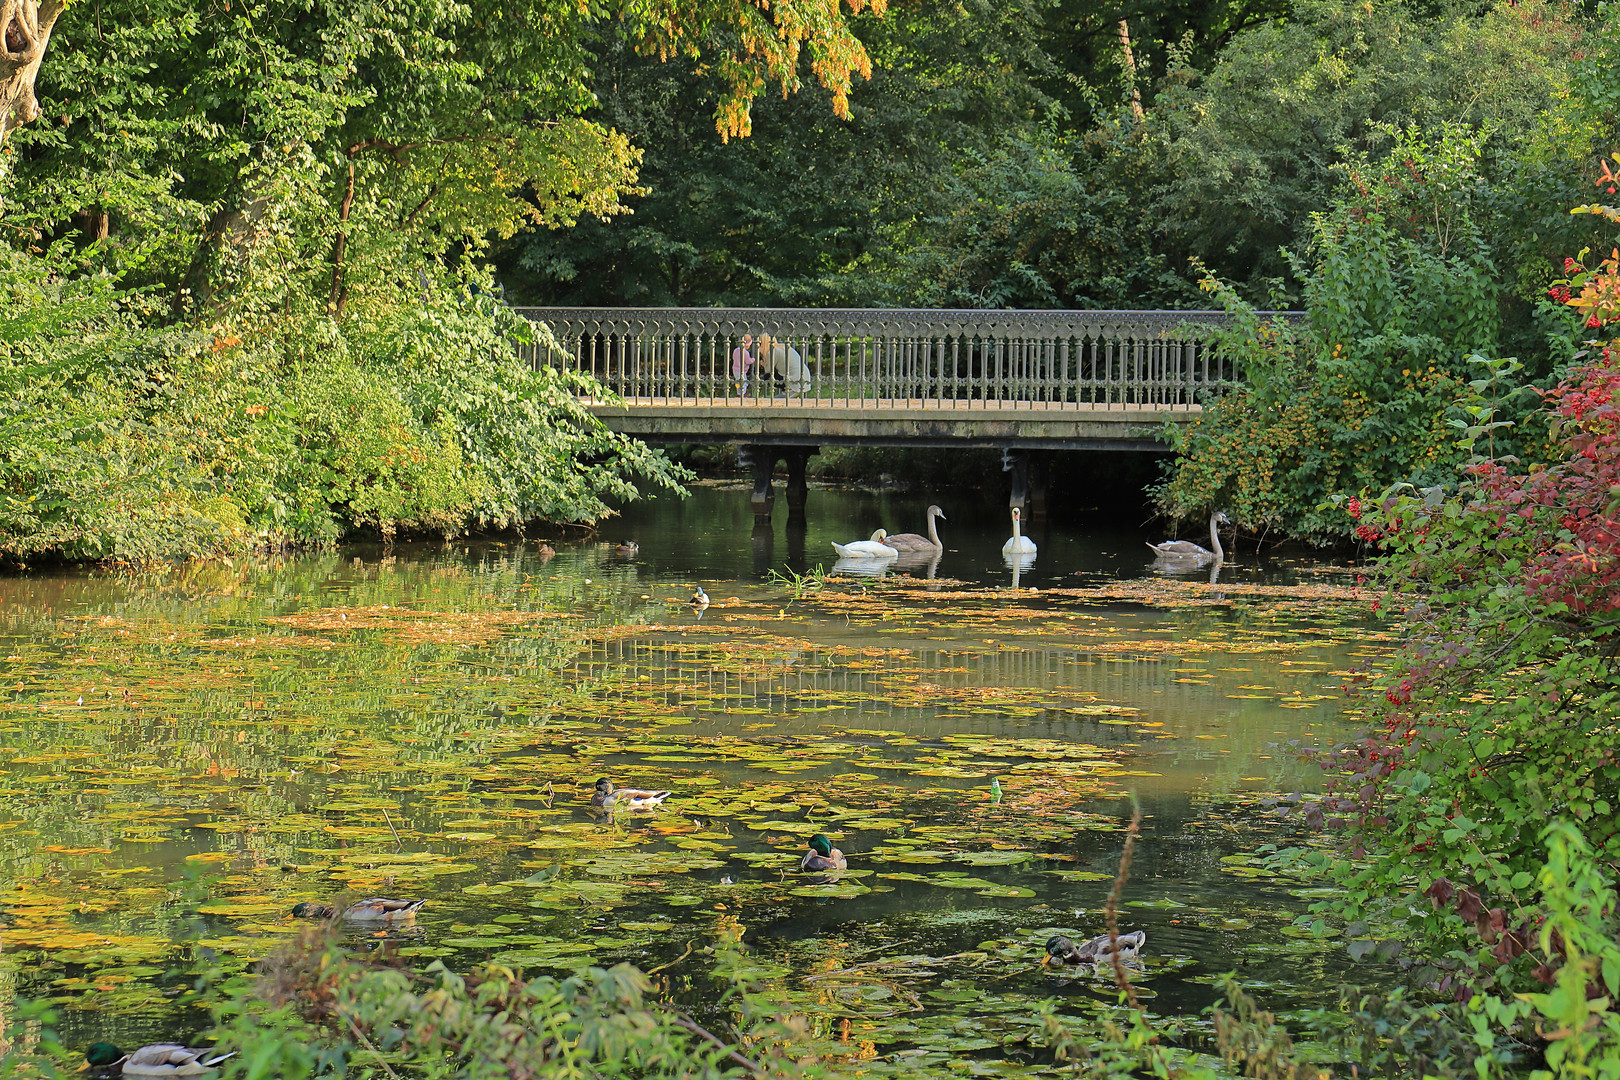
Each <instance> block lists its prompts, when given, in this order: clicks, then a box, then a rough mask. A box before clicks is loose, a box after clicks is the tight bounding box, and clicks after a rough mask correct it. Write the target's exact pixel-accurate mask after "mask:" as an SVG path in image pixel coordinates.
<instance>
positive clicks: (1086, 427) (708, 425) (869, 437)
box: [585, 397, 1202, 450]
mask: <svg viewBox="0 0 1620 1080" xmlns="http://www.w3.org/2000/svg"><path fill="white" fill-rule="evenodd" d="M585 404H586V406H587V408H589V409H590V411H591V412H592V413H594V414H595V415H596V416H598V417H600V418H601V419H602V420H603V421H605V422H606V423H607V425H608V426H609V427H610V428H612V429H613V430H614V431H617V432H620V433H622V434H625V435H633V436H635V437H636V438H638V439H642V440H645V441H648V442H664V443H692V442H708V443H715V442H719V443H751V444H758V445H773V444H774V445H805V444H814V445H820V446H838V445H853V444H876V443H881V444H884V445H890V446H955V447H964V448H966V447H996V448H1009V447H1018V448H1024V449H1031V450H1037V449H1043V450H1087V449H1111V450H1163V449H1165V445H1164V443H1163V442H1162V441H1160V440H1159V439H1157V438H1156V437H1155V433H1156V432H1158V431H1159V430H1160V429H1161V428H1162V427H1163V425H1164V424H1165V422H1166V421H1169V422H1171V423H1185V422H1187V421H1188V420H1190V419H1192V418H1193V417H1195V416H1197V415H1198V414H1199V413H1200V412H1201V411H1202V409H1201V408H1200V407H1199V406H1197V405H1173V406H1172V405H1136V404H1109V405H1103V404H1091V403H1080V404H1076V403H1074V402H1049V401H985V400H982V399H979V400H950V399H946V400H941V399H937V398H932V399H929V398H887V399H872V398H866V399H856V400H850V399H841V398H804V397H789V398H752V397H750V398H735V397H730V398H726V397H713V398H691V397H687V398H679V399H674V400H668V399H663V398H656V397H651V398H646V397H644V398H627V399H625V401H624V403H623V404H611V403H607V402H602V401H588V402H586V403H585Z"/></svg>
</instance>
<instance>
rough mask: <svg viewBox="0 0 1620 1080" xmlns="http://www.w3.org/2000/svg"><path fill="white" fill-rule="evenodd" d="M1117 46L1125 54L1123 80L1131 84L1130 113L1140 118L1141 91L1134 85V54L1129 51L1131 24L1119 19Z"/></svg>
mask: <svg viewBox="0 0 1620 1080" xmlns="http://www.w3.org/2000/svg"><path fill="white" fill-rule="evenodd" d="M1119 48H1120V51H1121V52H1123V53H1124V54H1125V80H1126V81H1127V82H1128V83H1130V85H1131V113H1132V114H1133V115H1134V116H1135V117H1136V118H1137V119H1138V120H1140V119H1142V116H1143V113H1142V91H1141V89H1140V88H1138V87H1137V85H1136V54H1135V53H1133V52H1131V24H1130V23H1128V22H1126V21H1125V20H1124V19H1121V20H1119Z"/></svg>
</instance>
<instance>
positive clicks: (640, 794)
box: [591, 777, 675, 810]
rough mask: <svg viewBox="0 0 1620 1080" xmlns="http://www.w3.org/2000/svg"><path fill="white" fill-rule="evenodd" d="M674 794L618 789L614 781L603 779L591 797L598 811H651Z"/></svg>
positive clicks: (670, 792) (669, 792) (597, 784)
mask: <svg viewBox="0 0 1620 1080" xmlns="http://www.w3.org/2000/svg"><path fill="white" fill-rule="evenodd" d="M673 794H675V793H674V792H673V791H645V790H643V789H641V788H616V787H614V786H613V781H611V780H609V779H607V778H606V777H603V778H602V779H600V780H598V781H597V782H596V794H595V795H592V796H591V805H592V806H594V807H596V808H597V809H598V810H651V809H653V808H654V807H655V806H657V805H658V804H659V803H661V802H663V801H664V800H665V799H667V798H669V797H670V796H671V795H673Z"/></svg>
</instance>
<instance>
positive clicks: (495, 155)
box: [11, 0, 883, 317]
mask: <svg viewBox="0 0 1620 1080" xmlns="http://www.w3.org/2000/svg"><path fill="white" fill-rule="evenodd" d="M867 10H870V11H873V12H881V11H882V10H883V0H849V3H848V4H847V5H839V4H832V5H829V4H827V3H824V2H819V0H784V2H783V3H779V4H774V5H771V6H770V7H769V9H768V10H767V9H766V8H763V7H756V6H753V5H741V6H739V5H733V4H729V3H725V2H722V0H706V2H702V3H685V2H682V3H675V2H672V0H669V2H658V3H653V4H640V3H629V2H597V3H587V4H574V3H565V2H562V0H527V2H523V3H520V4H518V5H516V6H514V5H510V4H495V3H492V2H489V0H412V2H409V3H404V4H398V5H382V6H379V5H375V4H370V3H362V2H358V0H330V2H326V3H320V4H316V3H314V2H313V0H300V2H297V3H293V4H273V3H263V2H260V3H254V2H253V0H248V2H247V3H245V4H244V3H242V2H241V0H236V2H234V3H230V2H227V0H213V2H212V3H209V4H205V5H204V7H203V9H202V10H201V11H191V10H188V9H187V8H186V7H184V6H180V5H169V6H165V5H164V4H162V3H159V4H156V5H153V4H146V3H136V2H133V0H108V2H107V3H104V4H102V5H99V6H98V8H97V10H96V18H95V20H94V22H93V23H91V24H87V25H85V26H83V27H82V28H80V32H79V33H77V34H74V35H69V36H67V37H63V36H62V35H58V50H57V51H56V52H54V53H53V55H54V56H56V57H57V58H58V60H59V61H60V64H58V63H57V62H56V61H53V63H52V64H48V65H46V67H45V69H44V75H43V77H42V81H41V84H40V85H41V92H42V93H44V94H46V96H47V98H48V107H49V109H50V111H51V114H52V115H53V116H54V117H57V121H56V122H55V123H53V124H52V125H51V126H50V128H49V130H38V131H37V134H36V133H35V132H30V133H29V134H30V135H32V136H33V137H31V138H23V139H22V140H21V143H22V145H21V149H22V161H21V162H20V165H19V170H18V182H17V190H18V191H19V192H21V193H24V195H25V196H26V194H27V193H28V192H29V191H30V189H31V187H33V186H36V185H37V187H38V188H39V189H40V191H41V193H42V194H43V195H45V196H46V197H45V198H44V199H42V200H40V201H39V203H38V204H37V205H36V204H33V203H32V200H29V199H27V198H26V197H25V198H24V199H23V200H21V201H22V203H23V205H22V206H19V207H18V208H17V209H16V210H14V211H13V212H12V215H11V216H12V223H13V224H15V225H27V226H30V227H33V228H35V229H36V230H40V231H45V232H50V233H55V234H58V235H59V234H61V233H62V232H63V230H64V228H65V227H66V225H67V222H68V221H70V220H72V219H75V218H77V219H78V220H80V221H81V222H90V223H91V227H89V228H87V229H85V230H84V232H85V234H86V236H87V238H89V239H100V238H102V237H103V235H104V234H105V236H106V238H107V239H109V240H110V241H111V242H110V243H109V244H108V245H106V253H105V256H104V258H105V259H106V260H107V261H108V264H109V265H112V266H115V267H116V268H119V269H129V268H130V267H131V266H133V265H135V264H137V263H138V264H139V265H140V268H141V272H142V273H151V274H154V275H155V276H157V277H159V278H160V279H161V280H162V282H163V283H164V284H165V285H167V286H168V287H169V288H171V289H172V290H173V295H174V297H175V310H176V312H177V313H194V314H197V315H200V316H204V317H208V316H210V315H211V314H212V313H216V312H218V311H220V310H222V308H223V307H230V308H233V309H236V310H250V309H253V308H254V307H255V306H258V307H260V308H263V309H265V310H269V309H271V308H275V309H280V310H286V309H287V308H288V306H289V305H291V306H292V307H295V308H296V307H300V306H302V305H304V304H315V305H318V306H319V307H320V308H324V309H327V310H330V311H332V312H334V313H340V312H342V311H344V310H345V309H347V308H348V306H349V305H350V303H351V302H352V301H353V300H354V299H356V298H364V297H368V296H369V297H370V298H372V299H374V300H379V301H380V300H381V299H382V298H385V297H387V296H392V295H396V294H397V293H398V291H399V290H400V289H402V288H407V289H408V288H415V287H416V286H417V282H416V281H415V280H414V279H415V277H416V274H417V273H418V272H419V271H420V270H421V269H422V268H423V266H424V264H426V263H431V262H433V261H436V260H439V259H442V258H444V257H445V256H446V255H449V256H451V257H452V258H453V257H454V256H455V255H456V254H457V253H460V252H465V251H467V250H474V249H476V248H477V247H478V246H480V245H482V244H483V243H484V242H485V241H486V240H487V238H489V237H491V236H505V235H511V234H512V233H513V232H514V231H516V230H518V229H519V228H523V227H529V226H533V225H540V224H545V225H558V224H569V223H572V222H573V221H575V220H577V219H578V218H579V217H580V216H581V215H599V216H600V215H611V214H614V213H617V212H620V210H621V209H622V207H621V204H620V199H621V197H622V196H623V195H625V194H627V193H629V192H632V191H635V190H637V189H636V180H635V177H636V163H637V153H636V151H635V150H634V149H633V148H632V147H631V146H630V144H629V142H628V140H627V139H626V138H625V137H624V136H623V135H622V134H621V133H618V132H616V131H613V130H611V129H609V128H607V127H604V126H603V125H601V124H598V123H595V122H592V121H590V120H587V119H584V118H582V116H581V113H582V112H583V111H584V110H585V109H586V108H587V107H588V106H589V105H590V103H591V100H592V98H591V93H590V89H589V73H590V67H591V62H592V56H591V53H592V49H593V48H595V47H596V46H597V45H598V43H599V40H600V38H601V36H602V35H603V34H622V35H623V36H624V37H625V39H626V40H627V41H628V42H629V43H630V44H631V46H632V47H633V48H635V49H636V50H638V51H640V52H643V53H647V54H650V55H656V56H659V57H671V56H676V55H680V56H683V57H685V58H687V59H688V60H689V61H692V62H696V63H702V64H705V65H707V66H708V67H709V68H711V69H712V70H713V71H714V72H716V77H717V79H718V85H719V86H720V88H721V93H720V95H719V102H718V105H717V106H716V108H715V109H714V112H713V114H712V117H711V120H712V123H713V124H714V126H715V127H716V129H717V130H718V131H719V132H720V134H721V135H722V136H723V137H726V138H730V137H734V136H737V135H743V134H746V133H747V132H748V131H749V129H750V125H751V108H752V103H753V101H754V99H755V98H756V97H757V96H758V95H759V94H760V93H761V92H762V91H763V90H764V88H765V86H766V85H767V84H768V83H775V84H776V85H778V86H780V87H781V89H782V90H783V92H784V93H787V92H791V91H793V90H796V89H798V88H799V86H800V85H801V76H800V69H801V66H805V67H808V68H809V70H810V71H811V72H813V74H814V77H815V79H816V80H817V81H818V82H819V83H820V84H821V86H822V87H823V88H824V89H825V91H826V93H827V95H828V103H829V104H830V106H831V108H832V110H833V111H834V112H847V109H848V94H849V89H850V86H851V84H852V82H853V80H855V79H856V78H860V77H864V76H867V75H869V74H870V71H871V62H870V59H869V57H868V56H867V54H866V52H865V49H864V48H863V46H862V45H861V42H860V41H859V39H857V38H856V37H855V36H854V34H853V33H851V31H850V29H849V26H848V18H849V14H846V11H847V12H848V13H850V14H852V13H858V12H862V11H867ZM70 17H71V16H70ZM58 66H60V69H61V72H60V77H57V75H56V68H57V67H58ZM108 72H112V73H115V75H116V78H114V77H111V76H109V75H108ZM126 121H127V122H126ZM109 132H112V133H114V134H113V136H112V137H111V138H110V139H107V140H106V141H102V137H103V136H105V135H107V134H108V133H109ZM159 132H161V138H159V139H157V140H155V141H154V140H151V139H150V136H152V135H153V134H154V133H159ZM140 140H147V141H145V142H141V141H140ZM137 143H139V145H137ZM154 180H155V182H154ZM121 195H123V196H128V197H120V196H121ZM75 203H77V205H75ZM109 204H111V205H110V206H109ZM164 204H168V205H169V206H170V207H171V209H172V211H173V212H170V213H166V214H153V213H150V210H151V208H152V207H154V206H161V205H164ZM126 211H127V212H126ZM199 219H200V220H201V222H202V226H201V228H200V229H199V228H192V227H190V224H189V223H190V222H193V221H197V220H199ZM156 249H161V251H160V252H159V251H158V250H156ZM136 251H139V252H140V254H139V255H138V256H137V255H136V254H135V252H136Z"/></svg>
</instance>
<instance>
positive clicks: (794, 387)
mask: <svg viewBox="0 0 1620 1080" xmlns="http://www.w3.org/2000/svg"><path fill="white" fill-rule="evenodd" d="M757 362H758V364H759V370H760V374H761V375H765V376H768V377H769V378H770V379H771V380H773V381H774V382H775V383H776V385H777V386H778V387H781V388H782V389H784V390H786V391H788V392H789V393H792V394H803V393H804V392H805V391H807V390H809V389H810V372H809V371H808V370H807V369H806V368H805V366H804V358H803V357H802V356H800V355H799V352H798V350H797V349H795V348H794V347H793V346H791V345H784V344H783V343H782V342H780V341H775V340H773V339H772V338H771V335H769V334H761V335H759V355H758V361H757Z"/></svg>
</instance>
